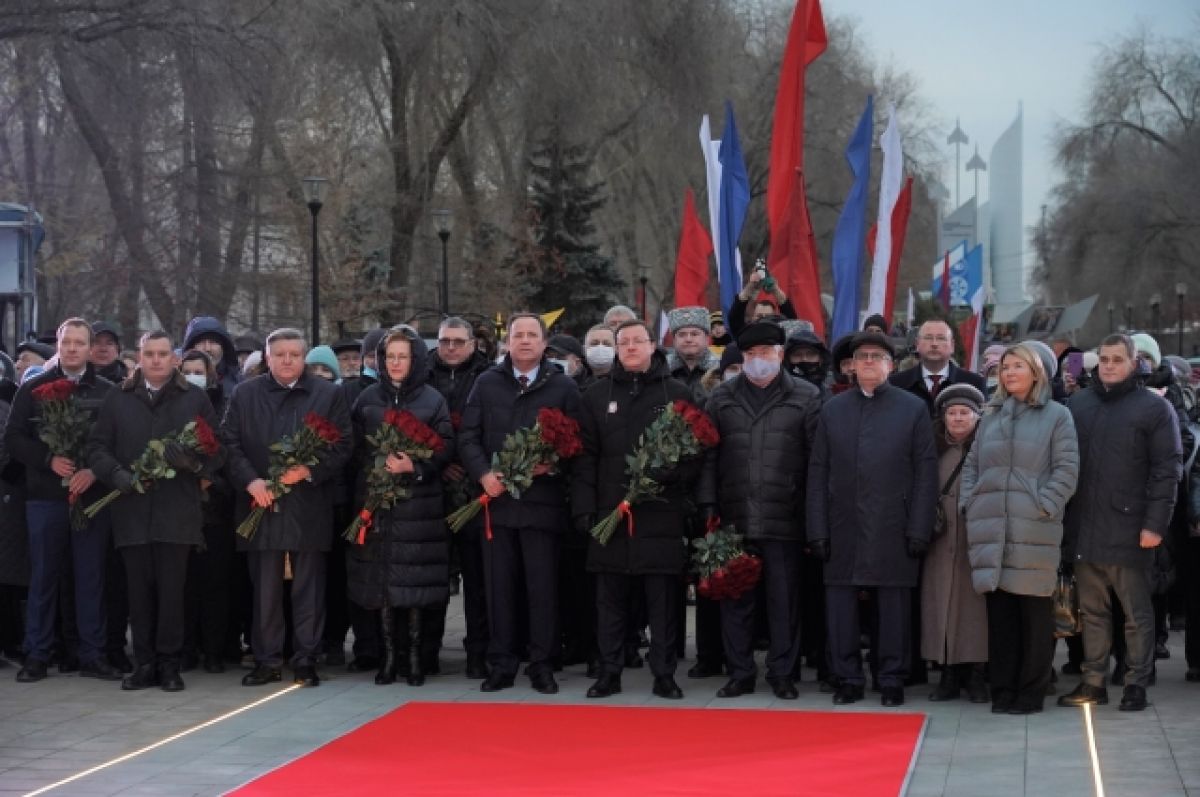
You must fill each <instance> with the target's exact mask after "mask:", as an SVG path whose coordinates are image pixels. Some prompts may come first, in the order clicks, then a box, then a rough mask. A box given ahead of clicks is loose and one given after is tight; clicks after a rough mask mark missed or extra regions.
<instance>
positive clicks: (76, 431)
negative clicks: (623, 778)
mask: <svg viewBox="0 0 1200 797" xmlns="http://www.w3.org/2000/svg"><path fill="white" fill-rule="evenodd" d="M76 387H77V385H76V384H75V383H74V382H72V381H71V380H70V379H66V378H65V377H64V378H62V379H55V380H53V381H51V382H47V383H45V384H44V385H38V386H37V387H35V388H34V389H33V400H34V401H36V402H37V404H38V410H39V412H40V419H39V422H38V438H39V439H40V440H41V441H42V442H43V443H45V444H46V447H47V448H49V449H50V456H52V457H66V458H67V459H69V460H71V461H72V462H74V463H75V465H76V467H80V463H81V462H82V461H83V444H84V442H85V441H86V440H87V436H88V432H89V431H91V427H92V422H91V419H90V418H88V414H87V412H86V411H85V410H84V409H83V407H82V406H80V404H79V401H78V399H76V398H75V388H76ZM62 486H63V487H70V486H71V477H70V476H64V477H63V478H62ZM78 502H79V494H78V493H68V494H67V503H68V504H69V505H70V507H71V528H72V529H74V530H75V531H81V530H83V529H85V528H87V516H86V515H84V514H83V511H82V509H81V508H80V506H79V503H78Z"/></svg>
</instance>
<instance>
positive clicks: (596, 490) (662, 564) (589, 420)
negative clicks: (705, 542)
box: [571, 352, 702, 575]
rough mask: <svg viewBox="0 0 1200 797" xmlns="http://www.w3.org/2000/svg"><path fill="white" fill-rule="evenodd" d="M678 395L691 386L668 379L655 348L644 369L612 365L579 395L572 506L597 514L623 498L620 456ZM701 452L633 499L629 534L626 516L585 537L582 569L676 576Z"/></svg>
mask: <svg viewBox="0 0 1200 797" xmlns="http://www.w3.org/2000/svg"><path fill="white" fill-rule="evenodd" d="M676 399H684V400H685V401H691V400H692V391H690V390H689V389H688V387H687V385H685V384H683V383H682V382H680V381H679V380H678V379H673V378H671V375H670V371H669V370H668V369H667V361H666V357H665V356H664V355H663V354H662V353H661V352H655V353H654V355H653V358H652V360H651V363H650V369H649V370H648V371H647V372H646V373H643V374H635V373H630V372H629V371H626V370H625V369H624V368H622V367H621V364H620V362H616V363H614V364H613V368H612V371H611V372H610V378H608V379H605V380H603V381H601V382H599V383H597V384H595V385H593V386H592V387H591V388H589V389H588V391H587V392H586V393H585V394H584V395H583V414H582V418H581V420H580V433H581V436H582V438H583V453H582V454H581V455H580V456H579V458H578V459H576V460H575V462H574V467H573V468H572V470H571V512H572V514H574V515H575V516H582V515H595V516H596V519H597V520H599V519H600V518H602V517H603V516H604V515H607V514H608V513H609V512H611V511H612V510H613V509H615V508H616V506H617V504H619V503H620V502H621V501H622V500H623V499H624V498H625V492H626V490H627V489H628V486H629V475H628V473H626V463H625V457H626V456H628V455H629V454H632V453H633V451H634V449H635V448H636V447H637V443H638V437H639V436H640V435H641V434H642V432H643V431H645V429H646V427H647V426H649V425H650V424H651V423H653V422H654V421H655V420H656V419H657V418H658V416H659V415H661V414H662V411H663V409H664V408H665V407H666V406H667V405H668V404H670V403H671V402H673V401H675V400H676ZM701 463H702V458H701V457H697V458H695V459H694V460H692V461H687V462H681V463H680V465H679V467H678V468H676V469H675V471H674V472H672V473H667V474H663V475H662V476H661V477H660V478H658V479H657V481H658V482H659V484H662V485H663V488H664V489H663V492H662V493H661V494H660V495H659V496H658V498H653V499H649V500H646V501H642V502H640V503H637V504H634V505H633V528H634V532H633V536H632V537H631V536H629V531H628V527H627V526H626V523H625V521H624V520H622V521H621V523H620V525H618V526H617V530H616V531H615V532H614V533H613V536H612V538H611V539H609V541H608V544H607V545H601V544H600V543H599V542H597V541H596V540H595V539H591V540H589V542H588V559H587V568H588V570H590V571H592V572H599V573H632V574H638V575H644V574H666V575H680V574H682V573H683V571H684V565H685V563H686V561H687V547H686V542H685V540H684V538H685V536H686V528H685V521H686V519H687V516H688V515H689V514H690V513H691V511H692V504H691V498H690V495H691V487H692V483H693V482H694V481H695V480H696V478H697V477H698V476H699V474H700V467H701Z"/></svg>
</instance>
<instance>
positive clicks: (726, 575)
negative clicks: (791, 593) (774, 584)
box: [692, 526, 762, 601]
mask: <svg viewBox="0 0 1200 797" xmlns="http://www.w3.org/2000/svg"><path fill="white" fill-rule="evenodd" d="M692 547H693V548H695V549H696V550H695V551H693V553H692V567H693V568H695V570H696V573H697V575H698V576H699V577H700V581H699V583H697V585H696V591H697V592H699V593H700V594H701V595H702V596H704V597H705V598H709V599H711V600H715V601H719V600H725V599H726V598H738V597H741V596H742V595H744V594H745V593H746V592H748V591H749V590H752V589H754V586H755V585H756V584H758V579H759V577H760V576H761V575H762V560H761V559H759V558H758V557H757V556H754V555H753V554H748V553H746V551H745V550H744V549H743V548H742V535H740V534H736V533H734V531H733V529H732V528H731V527H728V526H726V527H715V528H712V529H709V531H708V532H707V533H706V534H705V535H704V536H703V537H698V538H697V539H694V540H692Z"/></svg>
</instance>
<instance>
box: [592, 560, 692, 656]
mask: <svg viewBox="0 0 1200 797" xmlns="http://www.w3.org/2000/svg"><path fill="white" fill-rule="evenodd" d="M679 580H680V579H679V576H666V575H644V576H633V575H626V574H624V573H597V574H596V643H597V645H598V646H599V648H600V666H601V667H602V668H603V671H604V673H605V674H607V675H620V674H621V670H622V669H623V668H624V665H625V648H626V643H627V639H628V637H629V629H630V628H631V627H633V624H634V623H635V622H636V620H635V619H634V618H633V616H632V611H631V607H632V606H633V603H634V602H633V601H632V600H631V598H632V595H633V594H634V592H635V591H637V592H641V593H642V594H643V595H644V596H645V605H646V616H647V619H648V622H649V624H650V653H649V656H648V658H649V661H650V672H651V673H653V674H654V677H656V678H660V677H664V676H669V675H674V674H675V666H676V662H677V661H678V657H677V656H676V650H675V646H676V642H677V639H676V635H677V634H678V633H679V626H678V624H677V621H676V615H677V613H678V611H679V600H680V591H679Z"/></svg>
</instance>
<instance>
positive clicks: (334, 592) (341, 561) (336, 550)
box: [321, 509, 351, 651]
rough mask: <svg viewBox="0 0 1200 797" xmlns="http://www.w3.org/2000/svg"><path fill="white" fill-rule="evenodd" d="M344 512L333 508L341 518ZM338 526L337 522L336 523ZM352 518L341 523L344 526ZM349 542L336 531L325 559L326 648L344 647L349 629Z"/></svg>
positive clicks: (324, 634) (323, 634)
mask: <svg viewBox="0 0 1200 797" xmlns="http://www.w3.org/2000/svg"><path fill="white" fill-rule="evenodd" d="M344 514H345V512H344V511H341V512H339V511H338V509H335V510H334V516H335V517H338V518H341V517H342V516H343V515H344ZM335 525H336V523H335ZM349 525H350V520H347V521H346V522H345V524H343V525H340V526H338V528H340V529H345V528H346V526H349ZM347 546H348V543H347V542H346V541H345V540H343V539H342V538H341V536H340V533H335V539H334V541H333V550H331V551H330V552H329V559H328V560H327V561H326V562H325V630H324V632H323V633H322V634H321V636H322V637H323V643H324V647H325V649H326V650H330V651H332V650H341V649H342V647H343V646H344V645H345V644H346V632H347V631H349V630H350V627H351V622H350V598H349V597H348V595H347V593H346V548H347Z"/></svg>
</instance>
